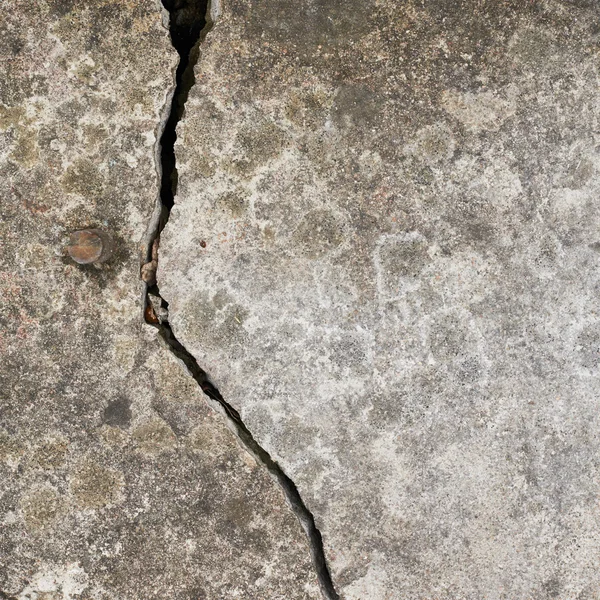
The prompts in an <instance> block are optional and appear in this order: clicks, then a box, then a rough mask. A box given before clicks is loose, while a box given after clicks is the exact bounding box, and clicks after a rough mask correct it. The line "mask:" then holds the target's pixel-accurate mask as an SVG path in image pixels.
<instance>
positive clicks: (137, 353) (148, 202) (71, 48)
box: [0, 0, 319, 600]
mask: <svg viewBox="0 0 600 600" xmlns="http://www.w3.org/2000/svg"><path fill="white" fill-rule="evenodd" d="M1 9H2V15H3V17H2V20H0V28H1V31H2V33H1V35H0V55H1V59H2V65H3V67H4V77H3V79H2V81H0V173H1V177H0V198H1V209H2V219H1V221H0V238H1V240H2V244H1V246H0V294H1V298H2V300H1V304H0V323H1V330H0V355H1V357H2V371H1V374H0V378H1V382H0V597H6V598H17V599H18V600H58V599H76V598H81V599H82V600H85V599H107V600H108V599H110V600H142V599H144V600H146V599H148V598H177V599H180V598H181V599H186V598H189V599H190V600H198V599H199V598H206V599H209V598H210V599H212V598H219V599H221V598H223V599H227V598H245V599H256V600H258V599H260V600H264V599H284V598H285V599H286V600H287V599H288V598H294V599H302V600H305V599H316V598H318V597H319V591H318V585H317V581H316V577H315V573H314V570H313V568H312V565H311V563H310V555H309V549H308V546H307V543H306V539H305V536H304V534H303V532H302V530H301V528H300V526H299V524H298V523H297V520H296V519H295V517H294V516H293V514H292V513H291V511H290V510H289V508H288V507H287V505H286V503H285V500H284V498H283V496H282V494H281V492H280V490H279V488H278V487H277V485H275V483H274V482H273V481H272V480H271V479H270V478H269V477H268V475H267V474H266V472H265V471H264V470H263V469H262V468H260V467H258V466H257V465H256V464H255V463H254V461H253V460H252V459H251V458H250V457H249V456H248V454H247V453H246V452H245V451H243V450H242V449H241V448H240V447H239V446H238V444H237V442H236V440H235V438H234V436H233V435H232V434H231V433H230V432H229V431H228V430H227V429H226V428H225V426H224V423H223V420H222V418H221V417H220V416H219V415H217V414H215V413H214V412H213V411H211V410H210V409H209V408H208V407H207V406H206V404H205V402H204V400H203V398H202V394H201V392H200V390H199V389H198V387H197V386H196V384H195V382H194V381H193V380H192V379H191V378H190V377H189V376H188V375H187V374H186V373H185V371H184V369H182V367H181V365H180V364H177V362H176V361H175V359H174V358H173V357H172V355H171V354H170V353H169V352H168V350H167V349H166V348H164V347H162V345H161V344H160V343H159V341H158V339H157V335H156V332H155V330H153V329H152V328H150V327H148V326H146V325H144V324H143V323H142V319H141V312H142V289H141V287H142V286H141V282H140V265H141V262H142V261H143V259H144V256H143V255H144V250H145V245H146V242H147V239H146V229H147V226H148V223H149V222H150V221H151V217H152V214H153V212H154V210H155V205H156V199H157V194H158V178H157V174H156V166H155V154H156V153H155V142H156V139H155V137H156V133H157V131H158V130H159V122H160V121H161V120H162V119H164V118H165V113H164V106H165V104H167V99H168V98H167V96H168V94H169V93H170V92H171V91H172V89H173V71H174V68H175V65H176V62H177V56H176V54H175V52H174V51H173V50H172V47H171V44H170V42H169V38H168V33H167V31H166V29H165V28H164V27H163V21H164V18H165V17H164V15H163V14H162V12H161V9H160V6H159V5H158V3H155V2H153V1H150V0H143V1H139V2H138V1H136V2H115V1H113V0H94V1H92V0H88V1H85V2H66V1H64V0H60V1H59V0H40V1H36V2H29V1H27V2H25V1H16V2H10V3H9V2H3V3H2V4H1ZM85 227H90V228H102V229H104V230H106V231H109V232H110V233H111V235H112V236H113V238H114V241H115V252H114V254H113V256H112V257H111V259H110V260H108V261H107V262H106V263H104V264H102V265H98V266H94V265H77V264H75V263H74V262H72V261H71V260H70V259H69V258H68V256H67V255H66V253H65V252H64V246H65V244H66V243H67V241H68V239H69V233H70V232H71V231H73V230H76V229H81V228H85Z"/></svg>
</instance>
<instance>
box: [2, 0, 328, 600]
mask: <svg viewBox="0 0 600 600" xmlns="http://www.w3.org/2000/svg"><path fill="white" fill-rule="evenodd" d="M162 3H163V6H164V7H165V9H166V10H167V11H168V12H169V15H170V18H169V30H170V34H171V42H172V43H173V47H174V48H175V49H176V50H177V52H178V54H179V57H180V60H179V64H178V66H177V70H176V73H175V92H174V94H173V98H172V101H171V107H170V112H169V113H168V117H167V120H166V122H165V125H164V128H163V131H162V134H161V135H160V140H159V149H160V154H159V156H160V173H161V181H160V203H161V211H160V218H159V219H158V220H157V222H156V225H155V229H154V231H153V232H152V233H151V236H150V241H149V244H148V248H147V249H146V261H147V262H146V265H144V268H143V269H142V278H143V280H144V282H145V284H146V292H145V294H144V319H145V321H146V323H148V324H149V325H152V326H154V327H156V328H157V329H158V331H159V335H160V338H161V339H162V341H163V342H164V343H165V345H166V346H167V348H168V349H169V350H170V351H171V353H172V354H173V355H174V356H175V357H176V358H177V359H179V360H180V361H181V362H182V363H183V364H184V366H185V367H186V369H187V371H188V372H189V373H190V375H191V376H192V377H193V378H194V380H195V381H196V383H197V384H198V385H199V386H200V388H201V389H202V391H203V392H204V394H205V395H206V396H207V398H208V403H209V405H210V406H212V408H214V409H215V410H216V411H217V412H219V413H221V414H222V415H223V417H224V418H225V420H226V422H227V425H228V427H229V428H230V429H231V430H232V432H233V433H234V434H235V435H236V437H237V438H238V439H239V441H240V442H241V443H242V444H243V446H244V448H245V449H246V450H247V451H248V452H249V453H250V454H251V455H252V456H253V457H254V458H255V460H256V461H257V462H258V463H259V464H261V465H263V466H264V467H265V468H266V469H267V471H268V472H269V474H270V475H271V476H272V477H273V478H274V479H275V481H276V482H277V483H278V485H279V486H280V488H281V490H282V491H283V494H284V496H285V498H286V500H287V502H288V504H289V506H290V507H291V509H292V512H293V513H294V514H295V515H296V517H297V519H298V520H299V522H300V524H301V526H302V528H303V529H304V532H305V533H306V535H307V537H308V543H309V547H310V553H311V558H312V561H313V565H314V568H315V570H316V574H317V579H318V581H319V585H320V587H321V591H322V593H323V596H324V597H325V598H326V600H339V596H338V594H337V592H336V591H335V588H334V585H333V581H332V579H331V574H330V573H329V568H328V566H327V561H326V558H325V552H324V549H323V540H322V537H321V532H320V531H319V529H318V528H317V526H316V524H315V519H314V516H313V515H312V513H311V512H310V511H309V510H308V508H307V507H306V505H305V504H304V501H303V500H302V497H301V496H300V493H299V492H298V488H297V487H296V485H295V484H294V482H293V481H292V480H291V479H290V478H289V477H288V476H287V475H286V474H285V472H284V471H283V469H282V468H281V467H280V466H279V464H278V463H277V462H276V461H275V460H273V458H272V457H271V455H270V454H269V453H268V452H267V451H266V450H265V449H264V448H263V447H262V446H261V445H260V444H259V443H258V442H257V441H256V440H255V439H254V437H253V435H252V433H251V432H250V431H249V429H248V428H247V427H246V425H245V424H244V422H243V421H242V419H241V417H240V415H239V413H238V412H237V411H236V410H235V409H234V408H233V407H232V406H231V405H230V404H228V403H227V402H226V401H225V400H224V398H223V396H222V395H221V393H220V392H219V390H218V389H217V388H216V387H215V386H214V385H213V384H212V383H211V382H210V380H209V378H208V376H207V374H206V372H205V371H204V370H203V369H202V368H201V367H200V365H199V364H198V362H197V360H196V359H195V358H194V356H193V355H192V354H191V353H190V352H189V351H188V350H187V349H186V348H185V347H184V346H183V344H181V342H180V341H179V340H178V339H177V337H176V336H175V334H174V333H173V329H172V328H171V325H170V324H169V321H168V303H167V302H166V301H165V300H164V299H163V298H162V296H161V295H160V290H159V288H158V285H157V283H156V277H155V273H156V268H157V265H158V245H159V240H160V234H161V233H162V231H163V229H164V228H165V225H166V224H167V222H168V220H169V216H170V213H171V209H172V208H173V206H174V204H175V197H176V193H177V163H176V156H175V142H176V141H177V124H178V123H179V121H180V120H181V118H182V117H183V114H184V110H185V103H186V101H187V99H188V96H189V93H190V90H191V89H192V87H193V85H194V83H195V78H194V66H195V65H196V63H197V61H198V57H199V53H200V45H201V43H202V41H203V40H204V38H205V36H206V34H207V33H208V32H209V31H210V29H211V28H212V25H213V23H212V22H211V20H210V18H209V0H162ZM0 600H2V597H1V596H0Z"/></svg>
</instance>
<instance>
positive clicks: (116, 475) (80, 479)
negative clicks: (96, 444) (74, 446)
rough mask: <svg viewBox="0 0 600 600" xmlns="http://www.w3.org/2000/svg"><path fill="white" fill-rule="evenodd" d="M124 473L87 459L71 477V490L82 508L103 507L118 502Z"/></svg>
mask: <svg viewBox="0 0 600 600" xmlns="http://www.w3.org/2000/svg"><path fill="white" fill-rule="evenodd" d="M123 484H124V481H123V474H122V473H120V472H119V471H117V470H115V469H110V468H106V467H103V466H102V465H100V464H98V463H97V462H95V461H93V460H85V461H84V462H82V463H81V464H79V465H78V466H77V468H76V469H75V471H74V472H73V474H72V475H71V477H70V490H71V493H72V494H73V496H74V498H75V502H76V504H77V506H79V507H80V508H95V509H97V508H102V507H104V506H107V505H109V504H113V503H115V502H117V501H118V500H119V499H120V497H121V491H122V488H123Z"/></svg>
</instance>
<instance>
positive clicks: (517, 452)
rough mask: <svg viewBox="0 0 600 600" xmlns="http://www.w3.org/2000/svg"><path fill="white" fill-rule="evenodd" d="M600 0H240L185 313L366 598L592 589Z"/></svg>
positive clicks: (202, 191) (205, 54)
mask: <svg viewBox="0 0 600 600" xmlns="http://www.w3.org/2000/svg"><path fill="white" fill-rule="evenodd" d="M597 9H598V5H597V3H596V2H593V1H590V2H586V1H567V0H539V1H534V2H521V1H518V2H517V1H514V2H512V1H506V2H501V1H499V0H494V1H492V0H485V1H479V0H477V1H476V0H463V1H462V2H447V1H445V0H426V1H424V2H421V1H416V0H414V1H413V0H408V1H406V2H402V3H397V2H391V1H388V0H373V1H369V2H366V3H365V2H358V1H357V0H349V1H348V2H346V3H343V4H342V3H339V2H328V3H324V2H316V1H308V2H306V3H303V4H302V5H298V3H295V2H290V1H289V0H274V1H269V2H267V1H266V0H253V1H250V0H231V1H227V2H223V4H222V8H221V10H222V14H221V17H220V19H219V21H218V23H217V24H216V25H215V26H214V28H213V30H212V31H211V33H210V34H209V35H208V37H207V39H206V40H205V42H204V43H203V46H202V54H201V57H200V61H199V63H198V65H197V66H196V71H195V73H196V80H197V83H196V86H195V87H194V88H193V89H192V92H191V95H190V99H189V101H188V104H187V107H186V115H185V118H184V120H183V121H182V122H181V123H180V125H179V128H178V136H179V141H178V145H177V147H176V150H177V160H178V168H179V187H178V194H177V197H176V202H175V208H174V210H173V212H172V214H171V219H170V221H169V223H168V225H167V227H166V229H165V231H164V233H163V236H162V239H161V250H160V261H159V270H158V282H159V285H160V288H161V292H162V295H163V297H164V298H165V299H166V300H167V301H168V302H169V315H170V317H169V318H170V322H171V325H172V326H173V329H174V331H175V333H176V335H177V336H178V338H179V339H180V341H181V342H182V343H183V344H185V346H186V348H187V349H188V350H189V351H190V352H191V353H192V354H193V355H194V356H195V357H196V358H197V359H198V362H199V364H200V365H201V366H202V367H203V368H204V369H205V370H206V371H207V372H208V374H209V376H210V377H211V378H212V380H213V382H214V383H215V385H216V386H217V387H218V389H219V390H220V392H221V393H222V394H223V396H224V397H225V399H226V400H227V401H228V402H229V403H231V404H232V405H233V406H234V407H235V408H236V409H237V410H239V411H240V413H241V416H242V418H243V420H244V422H245V423H246V424H247V425H248V427H249V428H250V430H251V431H252V432H253V434H254V436H255V438H256V439H257V440H258V441H259V442H260V443H261V444H262V445H263V446H264V447H265V448H266V449H267V450H268V451H269V452H270V453H271V455H272V456H273V458H275V459H276V460H278V461H279V463H280V464H281V466H282V467H283V469H284V470H285V472H286V473H287V474H288V475H289V476H290V477H291V478H292V479H293V480H294V482H295V483H296V485H297V486H298V489H299V491H300V493H301V495H302V497H303V498H304V500H305V501H306V503H307V506H308V508H309V509H310V510H311V511H312V512H313V514H314V515H315V518H316V522H317V526H318V527H319V528H320V530H321V532H322V533H323V537H324V544H325V551H326V555H327V557H328V560H329V563H330V567H331V571H332V575H333V579H334V583H335V584H336V586H337V587H338V590H339V591H340V593H341V595H342V596H343V597H344V598H346V599H347V600H359V599H360V600H383V599H386V598H389V599H394V600H395V599H415V600H417V599H418V600H425V599H432V598H456V599H459V598H460V599H469V600H471V599H472V600H479V599H481V598H486V599H490V600H495V599H498V600H499V599H510V600H526V599H530V598H536V599H543V598H561V599H564V600H566V599H573V600H575V599H578V600H591V599H594V598H600V576H599V575H598V573H599V567H600V531H599V524H600V523H599V520H600V508H599V505H598V494H599V492H600V489H599V485H600V480H599V478H598V462H599V456H600V454H599V450H600V438H599V436H598V431H599V425H600V423H599V416H598V389H599V388H598V367H599V358H600V355H599V344H600V322H599V320H598V290H599V289H600V279H599V277H598V268H597V266H598V248H599V246H600V233H599V230H598V226H599V224H600V218H599V217H600V214H599V211H598V208H597V198H598V194H599V192H600V189H599V184H598V168H599V167H600V152H599V150H600V133H599V131H600V130H599V116H600V94H599V93H598V65H599V61H598V59H599V50H600V45H599V37H598V31H599V30H598V12H597Z"/></svg>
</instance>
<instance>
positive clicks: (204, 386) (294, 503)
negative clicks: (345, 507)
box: [0, 0, 339, 600]
mask: <svg viewBox="0 0 600 600" xmlns="http://www.w3.org/2000/svg"><path fill="white" fill-rule="evenodd" d="M157 2H158V4H160V8H161V13H162V23H163V27H165V28H166V29H167V31H169V12H168V11H167V9H166V8H165V7H164V6H163V5H162V2H160V0H157ZM220 14H221V7H220V2H219V0H209V2H208V5H207V12H206V16H205V18H206V24H205V26H204V27H203V29H202V31H201V32H200V35H199V38H198V41H197V42H196V43H195V44H194V46H193V48H192V49H191V51H190V63H189V66H188V69H190V70H191V73H192V76H193V71H194V67H195V65H196V63H197V61H198V59H199V55H200V46H201V45H202V42H203V41H204V40H205V38H206V36H207V35H208V33H209V32H210V31H211V30H212V28H213V26H214V25H215V23H216V22H217V20H218V17H219V15H220ZM180 61H181V58H179V60H178V61H177V62H176V63H175V64H174V65H173V67H172V86H171V87H170V88H169V89H168V90H166V93H165V101H164V104H163V108H162V110H161V114H160V120H159V123H158V124H157V127H156V129H155V136H156V142H155V146H154V162H155V170H156V181H157V188H158V189H157V194H156V204H155V207H154V211H153V213H152V216H151V218H150V221H149V223H148V226H147V228H146V231H145V233H144V236H143V240H142V243H141V248H142V257H143V258H142V260H141V261H140V268H141V267H142V265H143V264H144V263H146V262H148V261H150V260H151V257H152V247H153V245H154V243H155V242H156V241H157V240H159V239H160V234H161V232H162V230H163V228H164V227H165V226H166V224H167V222H168V220H169V213H170V208H169V207H167V206H166V205H165V204H164V202H163V198H162V195H161V190H162V182H163V178H164V176H165V168H164V165H163V160H162V140H163V135H164V133H165V130H166V127H167V124H168V121H169V119H170V116H171V112H172V111H173V110H174V106H175V102H176V101H177V99H176V97H175V95H176V94H177V92H178V89H177V88H178V85H177V75H176V73H177V69H178V66H179V62H180ZM193 84H194V81H193V79H192V83H191V85H190V88H191V87H192V86H193ZM180 91H181V90H180ZM187 92H189V90H187ZM175 127H176V125H175ZM175 169H176V166H175ZM175 193H176V190H175ZM140 282H141V307H142V311H141V317H142V318H141V320H142V323H143V324H146V325H150V326H152V327H154V328H155V329H157V330H158V335H159V339H160V340H161V341H162V344H163V346H164V347H165V348H166V349H167V350H168V351H170V352H171V354H173V356H174V357H175V358H176V359H177V361H178V362H179V363H180V364H181V365H182V366H183V367H184V369H185V370H186V371H187V372H188V373H189V375H190V376H191V377H192V378H193V379H194V381H196V383H197V384H198V386H199V387H200V388H201V390H202V391H203V393H204V395H205V396H206V403H207V405H208V406H209V407H211V408H212V409H213V410H215V411H216V412H217V413H219V414H220V415H221V416H222V417H223V418H224V419H225V424H226V425H227V427H228V429H229V430H230V431H231V432H232V433H233V434H234V435H235V437H236V439H237V440H238V442H239V443H240V445H241V447H242V448H243V449H244V450H245V451H246V452H248V454H250V456H252V457H253V458H254V460H256V462H257V463H258V464H260V465H262V466H263V467H264V468H265V469H266V470H267V472H268V473H269V475H270V476H271V478H272V479H273V480H274V481H275V482H276V483H277V485H278V486H279V487H280V488H281V491H282V493H283V496H284V498H285V500H286V502H287V504H288V506H289V507H290V509H291V511H292V512H293V513H294V515H295V516H296V518H297V519H298V521H299V523H300V525H301V527H302V529H303V530H304V532H305V534H306V537H307V541H308V546H309V551H310V555H311V559H312V563H313V566H314V568H315V572H316V576H317V581H318V583H319V586H320V589H321V593H322V594H323V597H324V598H325V599H326V600H339V595H338V594H337V592H336V590H335V587H334V585H333V581H332V578H331V574H330V572H329V568H328V565H327V560H326V557H325V550H324V546H323V539H322V536H321V532H320V531H319V529H318V528H317V526H316V523H315V519H314V516H313V514H312V513H311V512H310V511H309V510H308V508H307V507H306V504H305V503H304V501H303V500H302V497H301V496H300V493H299V491H298V488H297V486H296V484H295V483H294V482H293V481H292V479H291V478H290V477H289V476H288V475H286V473H285V472H284V471H283V469H282V468H281V467H280V465H279V464H278V463H277V462H276V461H275V460H273V458H272V457H271V455H270V454H269V453H268V452H267V451H266V450H265V449H264V448H263V447H262V446H261V445H260V444H259V443H258V442H257V441H256V440H255V438H254V436H253V435H252V433H251V432H250V431H249V429H248V428H247V426H246V425H245V423H244V422H243V420H242V419H241V417H240V415H239V413H238V412H237V411H236V410H235V409H234V408H233V407H232V406H231V405H230V404H228V403H227V402H226V401H225V399H224V398H223V397H222V396H221V394H220V392H219V391H218V390H217V389H216V387H215V386H214V385H213V384H212V383H211V382H210V381H209V379H208V376H207V374H206V372H205V371H204V370H203V369H202V368H201V367H200V366H199V364H198V362H197V360H196V358H195V357H194V356H193V355H192V354H191V353H190V352H189V351H188V350H187V349H186V348H185V347H184V346H183V344H181V343H180V342H179V340H178V339H177V337H176V336H175V334H174V332H173V330H172V328H171V326H170V324H169V322H168V321H159V322H158V323H156V322H151V321H149V320H148V319H147V317H146V314H147V312H146V311H147V309H148V307H150V306H151V302H150V298H149V295H150V294H151V293H152V294H153V295H155V296H157V298H159V299H160V300H161V302H162V303H163V304H166V302H165V301H164V299H163V298H162V296H161V295H160V291H159V289H158V285H157V284H155V285H153V286H151V285H149V284H148V283H147V282H145V281H143V280H142V279H141V277H140ZM0 600H2V597H1V596H0Z"/></svg>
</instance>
